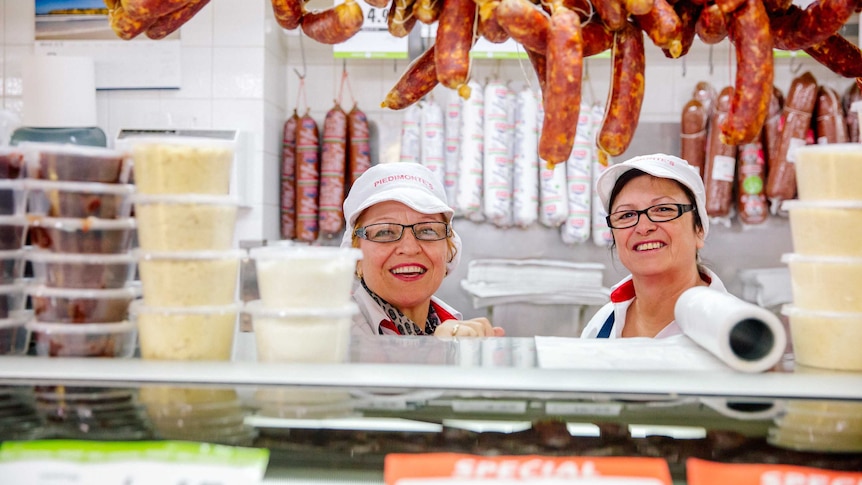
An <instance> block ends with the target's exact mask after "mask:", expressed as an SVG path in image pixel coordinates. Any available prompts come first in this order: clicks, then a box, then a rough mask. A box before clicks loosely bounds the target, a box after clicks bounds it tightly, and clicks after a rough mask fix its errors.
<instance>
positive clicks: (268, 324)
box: [244, 243, 362, 418]
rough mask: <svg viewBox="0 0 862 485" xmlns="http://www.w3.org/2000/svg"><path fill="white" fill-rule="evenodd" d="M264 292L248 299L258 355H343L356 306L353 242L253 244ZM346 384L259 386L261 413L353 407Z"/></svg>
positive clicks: (295, 358) (301, 358)
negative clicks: (344, 244)
mask: <svg viewBox="0 0 862 485" xmlns="http://www.w3.org/2000/svg"><path fill="white" fill-rule="evenodd" d="M250 256H251V258H252V260H253V261H254V264H255V269H256V272H257V286H258V291H259V292H260V300H256V301H251V302H248V303H247V304H246V307H245V310H244V311H245V312H247V313H248V314H249V315H251V318H252V323H253V326H254V333H255V339H256V344H257V345H256V349H257V358H258V361H261V362H288V363H342V362H347V360H348V358H349V348H350V322H351V320H352V318H353V315H354V314H356V313H357V311H358V309H357V307H356V304H355V303H353V301H352V299H351V296H350V291H351V287H352V285H353V281H354V276H353V275H354V273H355V272H356V263H357V261H359V259H360V258H361V257H362V253H361V251H359V250H358V249H355V248H338V247H330V246H306V245H299V244H291V243H285V244H279V245H274V246H264V247H260V248H254V249H252V250H251V253H250ZM349 398H350V396H349V394H347V393H344V392H341V391H326V390H303V389H261V390H258V391H257V392H256V393H255V399H256V401H257V402H258V405H259V408H260V413H261V414H265V415H274V416H279V417H295V418H300V417H311V416H314V417H321V416H333V415H337V414H340V413H344V412H347V411H348V410H349V404H348V401H349Z"/></svg>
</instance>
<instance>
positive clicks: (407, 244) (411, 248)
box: [397, 227, 419, 252]
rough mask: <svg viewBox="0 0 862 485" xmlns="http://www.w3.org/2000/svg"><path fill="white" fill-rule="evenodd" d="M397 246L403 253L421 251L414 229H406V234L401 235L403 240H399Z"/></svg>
mask: <svg viewBox="0 0 862 485" xmlns="http://www.w3.org/2000/svg"><path fill="white" fill-rule="evenodd" d="M397 244H398V249H399V250H400V251H403V252H416V251H418V250H419V240H418V239H416V235H415V234H413V230H412V228H409V227H405V228H404V234H402V235H401V239H399V240H398V242H397Z"/></svg>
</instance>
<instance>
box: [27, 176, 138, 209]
mask: <svg viewBox="0 0 862 485" xmlns="http://www.w3.org/2000/svg"><path fill="white" fill-rule="evenodd" d="M24 187H25V189H26V190H27V196H28V207H27V211H28V212H29V213H31V214H38V215H46V216H49V217H79V218H83V217H98V218H102V219H121V218H125V217H129V216H130V215H131V213H132V201H131V196H132V193H134V191H135V186H134V185H131V184H102V183H96V182H54V181H51V180H26V181H25V183H24Z"/></svg>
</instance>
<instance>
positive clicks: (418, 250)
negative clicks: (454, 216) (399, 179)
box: [358, 201, 449, 313]
mask: <svg viewBox="0 0 862 485" xmlns="http://www.w3.org/2000/svg"><path fill="white" fill-rule="evenodd" d="M383 222H390V223H392V222H394V223H397V224H404V225H410V224H416V223H418V222H446V218H445V216H444V215H443V214H433V215H428V214H422V213H420V212H416V211H415V210H413V209H411V208H410V207H407V206H406V205H404V204H402V203H400V202H395V201H387V202H381V203H379V204H375V205H373V206H371V207H369V208H368V209H366V210H365V211H364V212H363V213H362V215H360V216H359V220H358V225H359V226H360V227H363V226H368V225H370V224H379V223H383ZM359 249H361V250H362V260H360V262H359V267H360V270H361V271H362V276H363V278H364V279H365V284H366V285H368V288H370V289H371V290H372V291H373V292H374V293H377V294H378V295H379V296H380V297H381V298H383V299H384V300H386V301H388V302H389V303H390V304H392V305H394V306H395V307H396V308H398V309H399V310H401V311H402V312H404V311H405V309H409V308H413V307H415V306H417V305H422V304H424V303H427V302H428V300H430V298H431V296H432V295H434V293H435V292H436V291H437V289H438V288H440V284H441V283H442V282H443V278H444V277H445V276H446V263H447V257H448V254H449V247H448V244H447V241H446V239H441V240H439V241H419V240H417V239H416V238H415V237H414V235H413V231H411V230H410V229H408V228H405V229H404V234H403V235H402V236H401V239H399V240H398V241H395V242H386V243H379V242H372V241H367V240H365V239H359ZM405 313H406V312H405Z"/></svg>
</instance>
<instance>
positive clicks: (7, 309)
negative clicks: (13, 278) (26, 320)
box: [0, 281, 27, 320]
mask: <svg viewBox="0 0 862 485" xmlns="http://www.w3.org/2000/svg"><path fill="white" fill-rule="evenodd" d="M26 286H27V285H26V284H25V283H24V282H20V281H19V282H17V283H13V284H11V285H0V320H2V319H5V318H9V315H10V314H13V313H14V312H18V311H20V310H23V309H24V302H25V298H24V288H25V287H26Z"/></svg>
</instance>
